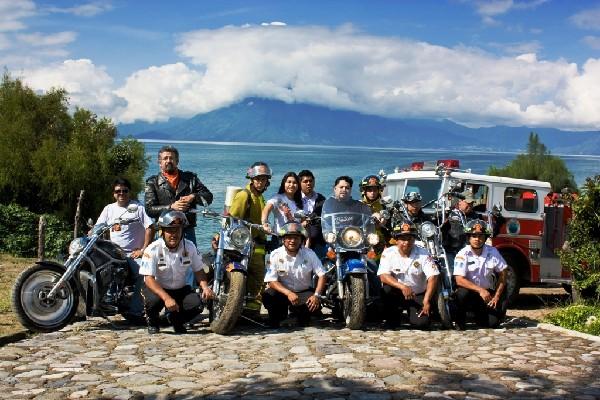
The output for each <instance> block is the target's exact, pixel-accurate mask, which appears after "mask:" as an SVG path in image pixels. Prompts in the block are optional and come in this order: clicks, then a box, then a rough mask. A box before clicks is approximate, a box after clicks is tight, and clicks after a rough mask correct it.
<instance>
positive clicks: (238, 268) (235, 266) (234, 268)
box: [225, 261, 246, 273]
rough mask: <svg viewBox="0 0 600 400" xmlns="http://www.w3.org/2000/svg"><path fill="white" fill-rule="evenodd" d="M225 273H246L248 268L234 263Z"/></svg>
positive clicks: (228, 265)
mask: <svg viewBox="0 0 600 400" xmlns="http://www.w3.org/2000/svg"><path fill="white" fill-rule="evenodd" d="M225 271H227V272H231V271H240V272H243V273H246V267H245V266H244V265H243V264H242V263H239V262H235V261H233V262H230V263H229V264H227V265H226V266H225Z"/></svg>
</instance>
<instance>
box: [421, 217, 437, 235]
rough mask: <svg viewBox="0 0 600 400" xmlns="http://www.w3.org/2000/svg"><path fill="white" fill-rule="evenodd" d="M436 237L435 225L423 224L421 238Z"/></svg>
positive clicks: (430, 223)
mask: <svg viewBox="0 0 600 400" xmlns="http://www.w3.org/2000/svg"><path fill="white" fill-rule="evenodd" d="M433 236H435V225H434V224H433V223H432V222H429V221H428V222H423V224H421V237H422V238H430V237H433Z"/></svg>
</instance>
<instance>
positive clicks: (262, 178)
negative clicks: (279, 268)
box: [229, 161, 273, 316]
mask: <svg viewBox="0 0 600 400" xmlns="http://www.w3.org/2000/svg"><path fill="white" fill-rule="evenodd" d="M272 175H273V174H272V172H271V168H269V166H268V165H267V163H265V162H262V161H258V162H255V163H254V164H252V165H251V166H250V168H248V171H247V172H246V178H248V179H250V183H249V184H248V185H246V188H245V189H244V190H240V191H239V192H238V193H237V194H236V195H235V197H234V198H233V200H232V202H231V206H230V207H229V214H231V215H232V216H234V217H236V218H241V219H244V220H246V221H248V222H251V223H253V224H261V223H262V221H261V215H262V210H263V208H264V207H265V199H264V197H263V195H262V194H263V192H264V191H265V190H267V188H268V187H269V180H270V179H271V176H272ZM254 243H255V245H254V253H253V254H252V257H251V258H250V261H249V263H248V279H247V283H246V287H247V290H248V294H249V296H250V299H249V300H248V301H247V302H246V309H245V310H244V311H245V313H246V314H250V315H251V316H258V314H259V313H260V307H261V305H262V302H261V293H262V289H263V286H264V283H263V279H264V276H265V245H266V237H265V234H264V233H262V232H257V233H256V234H254Z"/></svg>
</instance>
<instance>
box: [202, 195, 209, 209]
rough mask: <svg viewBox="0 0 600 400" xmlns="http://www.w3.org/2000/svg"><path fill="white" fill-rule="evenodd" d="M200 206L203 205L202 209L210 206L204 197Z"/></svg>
mask: <svg viewBox="0 0 600 400" xmlns="http://www.w3.org/2000/svg"><path fill="white" fill-rule="evenodd" d="M200 204H202V207H206V206H207V205H208V201H206V199H205V198H204V197H202V196H200Z"/></svg>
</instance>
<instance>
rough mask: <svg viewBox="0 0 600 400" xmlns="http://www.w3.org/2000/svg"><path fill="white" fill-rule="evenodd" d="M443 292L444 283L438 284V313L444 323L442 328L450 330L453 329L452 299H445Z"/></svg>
mask: <svg viewBox="0 0 600 400" xmlns="http://www.w3.org/2000/svg"><path fill="white" fill-rule="evenodd" d="M442 290H444V288H443V285H442V282H438V292H437V311H438V314H439V315H440V322H441V323H442V327H443V328H445V329H449V328H451V327H452V318H451V316H450V304H449V301H450V299H445V298H444V295H443V294H442Z"/></svg>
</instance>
